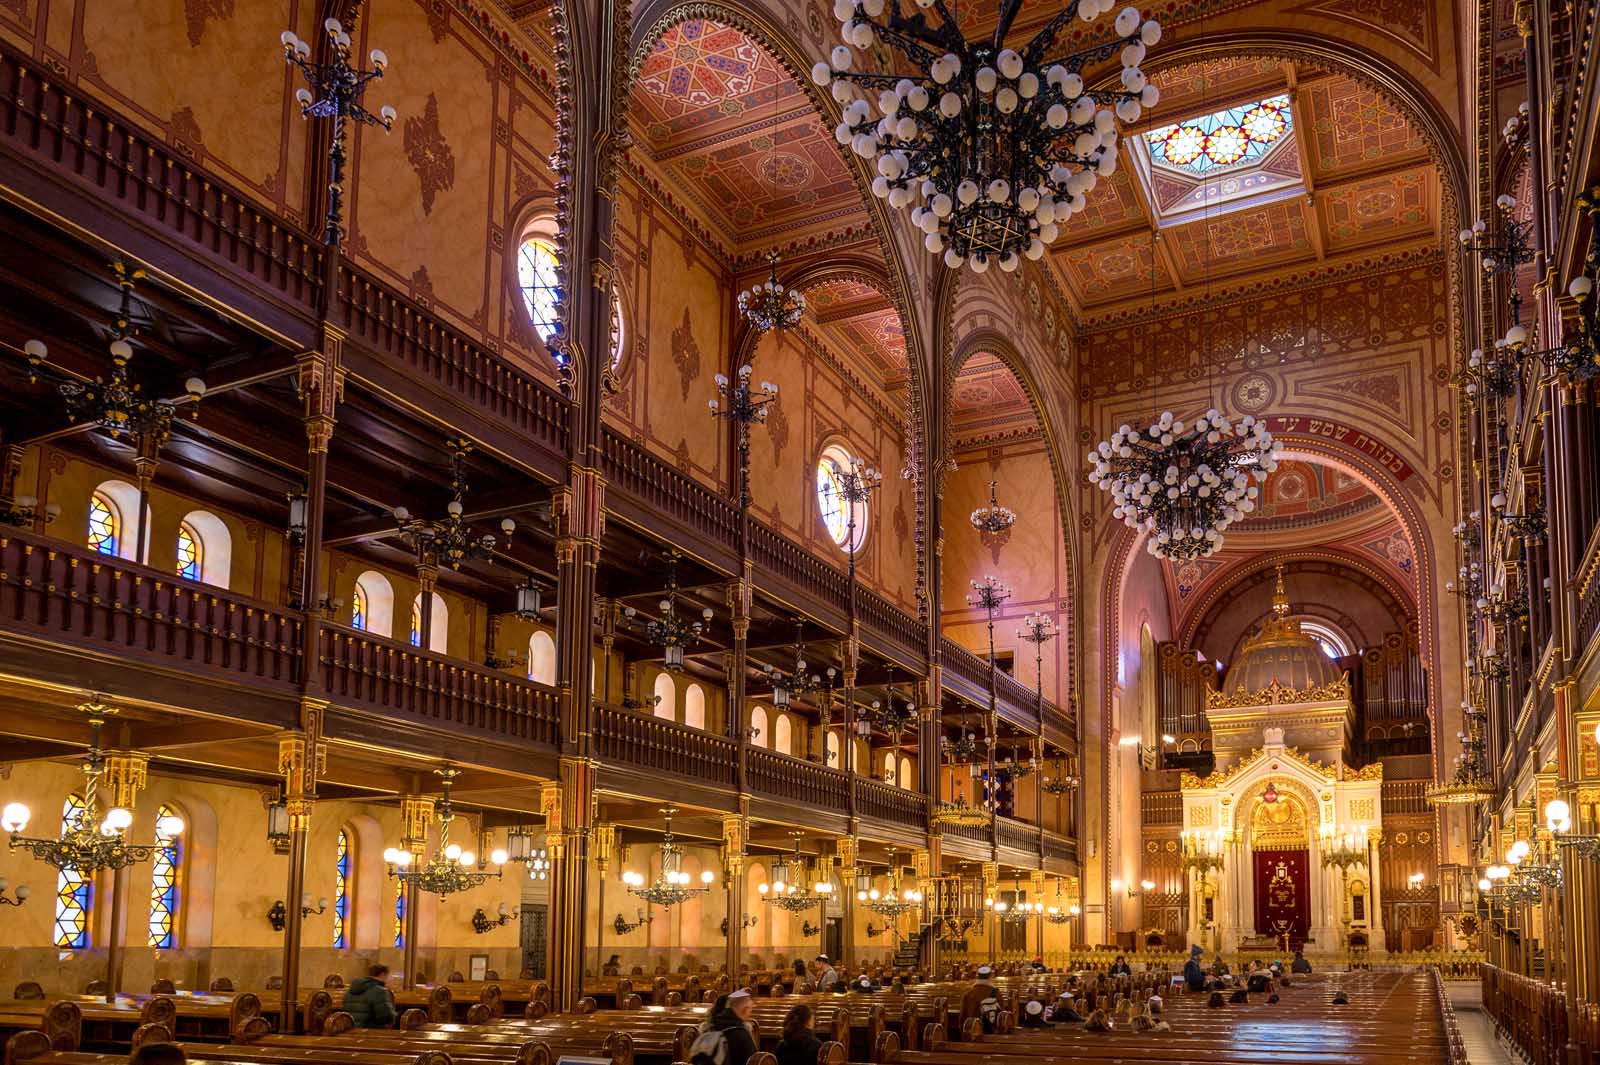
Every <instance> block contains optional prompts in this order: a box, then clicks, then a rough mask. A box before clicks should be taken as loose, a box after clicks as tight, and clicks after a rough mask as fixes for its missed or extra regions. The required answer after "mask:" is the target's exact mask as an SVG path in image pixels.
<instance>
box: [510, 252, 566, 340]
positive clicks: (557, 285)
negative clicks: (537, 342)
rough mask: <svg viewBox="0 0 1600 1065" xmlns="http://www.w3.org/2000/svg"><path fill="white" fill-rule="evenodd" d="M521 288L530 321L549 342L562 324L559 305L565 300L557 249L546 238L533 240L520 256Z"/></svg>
mask: <svg viewBox="0 0 1600 1065" xmlns="http://www.w3.org/2000/svg"><path fill="white" fill-rule="evenodd" d="M517 285H518V287H519V288H521V289H522V302H523V305H524V306H526V307H527V309H528V318H529V320H530V321H531V322H532V323H533V328H534V329H535V330H537V331H538V333H539V338H540V339H541V340H549V339H550V337H551V336H552V335H553V334H554V333H555V331H556V327H557V326H559V325H560V324H561V315H560V313H559V312H558V310H557V307H556V304H557V303H558V302H559V301H560V298H561V277H560V274H559V264H558V262H557V260H556V248H555V245H554V244H552V243H551V242H550V241H549V240H547V239H545V238H544V237H529V238H528V239H527V240H524V241H523V242H522V248H521V250H520V251H518V252H517Z"/></svg>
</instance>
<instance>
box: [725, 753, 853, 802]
mask: <svg viewBox="0 0 1600 1065" xmlns="http://www.w3.org/2000/svg"><path fill="white" fill-rule="evenodd" d="M745 773H746V776H745V780H746V782H747V783H748V784H749V785H750V791H751V792H752V793H753V794H757V795H765V796H767V797H768V798H773V799H782V800H784V801H788V802H795V803H801V804H804V805H806V806H810V807H813V808H821V809H824V810H830V811H833V812H835V813H844V812H845V811H846V810H848V809H849V808H850V776H849V774H847V773H845V772H844V771H842V770H839V769H828V768H826V767H825V766H820V765H817V764H816V763H815V762H808V761H806V760H805V759H803V758H793V757H790V756H789V755H787V754H779V753H778V752H777V751H768V750H764V749H762V748H760V747H751V748H750V750H749V752H748V761H747V762H746V764H745Z"/></svg>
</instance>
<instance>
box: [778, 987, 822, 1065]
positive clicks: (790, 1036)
mask: <svg viewBox="0 0 1600 1065" xmlns="http://www.w3.org/2000/svg"><path fill="white" fill-rule="evenodd" d="M821 1050H822V1040H820V1039H818V1038H817V1034H816V1033H815V1032H813V1031H812V1030H811V1007H810V1006H808V1005H806V1004H805V1003H804V1002H802V1003H800V1004H799V1005H798V1006H794V1007H791V1008H790V1010H789V1013H788V1015H787V1016H785V1017H784V1018H783V1038H782V1039H781V1040H779V1042H778V1047H777V1049H776V1050H775V1051H773V1053H774V1054H775V1055H776V1056H777V1058H778V1065H817V1055H818V1053H820V1052H821Z"/></svg>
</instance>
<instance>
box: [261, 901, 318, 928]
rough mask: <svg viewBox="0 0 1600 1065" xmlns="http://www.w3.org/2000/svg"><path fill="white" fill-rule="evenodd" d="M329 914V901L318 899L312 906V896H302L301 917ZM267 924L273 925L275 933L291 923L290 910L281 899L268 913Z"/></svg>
mask: <svg viewBox="0 0 1600 1065" xmlns="http://www.w3.org/2000/svg"><path fill="white" fill-rule="evenodd" d="M326 912H328V900H327V899H318V900H317V904H316V905H315V906H312V905H311V896H310V895H302V896H300V916H301V917H310V916H312V915H313V914H319V913H326ZM267 923H268V924H270V925H272V930H273V931H274V932H281V931H283V927H284V925H286V924H288V923H289V908H288V907H287V906H285V905H284V904H283V900H282V899H279V900H278V901H277V902H274V903H273V904H272V909H270V910H268V911H267Z"/></svg>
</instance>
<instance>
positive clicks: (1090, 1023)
mask: <svg viewBox="0 0 1600 1065" xmlns="http://www.w3.org/2000/svg"><path fill="white" fill-rule="evenodd" d="M1083 1030H1084V1031H1086V1032H1109V1031H1111V1018H1110V1017H1108V1016H1106V1011H1105V1010H1095V1011H1094V1012H1093V1013H1091V1014H1089V1019H1088V1020H1087V1021H1085V1022H1084V1025H1083Z"/></svg>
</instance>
